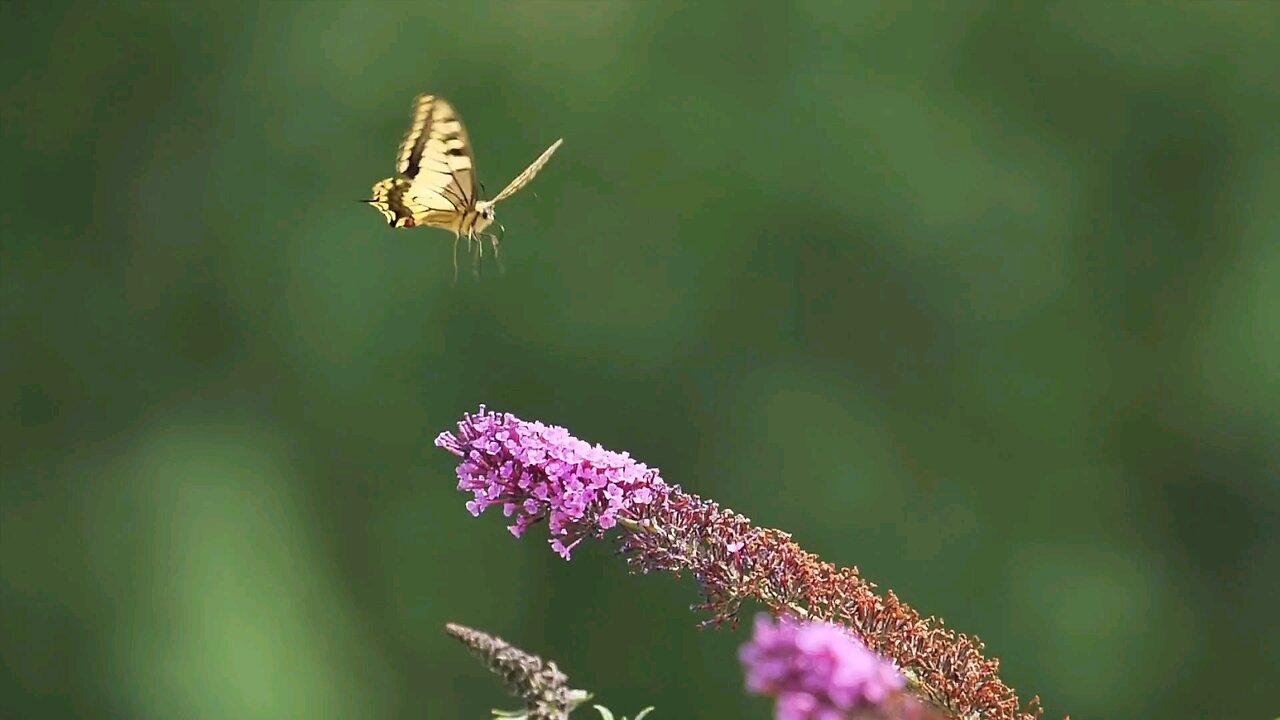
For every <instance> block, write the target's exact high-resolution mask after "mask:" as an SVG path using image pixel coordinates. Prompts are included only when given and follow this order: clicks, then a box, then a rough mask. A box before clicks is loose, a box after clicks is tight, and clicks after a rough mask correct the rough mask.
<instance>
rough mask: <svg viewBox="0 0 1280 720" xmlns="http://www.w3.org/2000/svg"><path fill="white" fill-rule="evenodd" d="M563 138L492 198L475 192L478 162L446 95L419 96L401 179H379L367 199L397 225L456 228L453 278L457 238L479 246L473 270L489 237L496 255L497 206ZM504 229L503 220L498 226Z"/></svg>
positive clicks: (403, 153)
mask: <svg viewBox="0 0 1280 720" xmlns="http://www.w3.org/2000/svg"><path fill="white" fill-rule="evenodd" d="M563 142H564V139H563V138H561V139H559V140H556V141H555V143H554V144H552V145H551V147H549V148H547V149H546V150H545V151H543V153H542V155H540V156H539V157H538V159H537V160H534V161H533V164H532V165H530V166H529V167H527V168H525V170H524V172H522V173H520V174H519V175H517V176H516V179H514V180H512V181H511V182H510V183H509V184H508V185H507V186H506V187H505V188H503V190H502V192H500V193H498V195H497V196H496V197H494V198H493V199H492V200H481V199H480V198H479V196H478V194H477V192H476V163H475V159H474V157H473V156H472V154H471V142H470V141H469V140H468V139H467V131H466V128H464V127H463V126H462V120H461V119H460V118H459V117H458V113H457V111H456V110H454V109H453V106H452V105H450V104H449V103H448V102H447V101H446V100H445V99H444V98H441V97H437V96H435V95H419V96H418V97H417V98H416V99H415V100H414V111H413V125H412V126H410V128H409V133H408V134H407V135H405V138H404V142H402V143H401V144H400V156H399V159H398V161H397V162H396V171H397V172H398V173H399V175H400V176H399V177H389V178H387V179H385V180H380V181H378V183H377V184H376V185H374V186H373V197H372V198H371V199H369V200H364V201H362V202H366V203H368V204H370V205H372V206H373V207H374V208H375V209H377V210H378V212H380V213H382V214H383V216H384V217H386V218H387V224H388V225H390V226H392V227H397V228H411V227H418V226H422V225H425V226H427V227H437V228H443V229H445V230H451V231H453V236H454V237H453V276H454V279H455V280H456V279H457V277H458V240H460V239H462V238H464V237H465V238H466V239H467V242H468V243H469V244H470V245H474V247H475V271H476V272H478V270H479V266H480V259H481V257H482V256H483V254H484V246H483V244H482V242H481V240H482V239H485V238H487V239H488V240H489V242H490V244H491V245H492V246H493V252H494V256H495V257H497V254H498V242H499V239H500V238H499V236H497V235H494V234H493V233H486V232H485V229H486V228H488V227H489V225H491V224H492V223H493V222H494V212H493V207H494V205H497V204H498V203H499V202H502V201H503V200H505V199H507V198H509V197H511V196H512V195H514V194H516V192H518V191H519V190H520V188H523V187H524V186H525V185H528V184H529V181H530V180H533V178H534V176H535V175H537V174H538V171H540V170H542V167H543V166H544V165H546V164H547V161H548V160H550V159H551V155H552V153H554V152H555V151H556V149H557V148H559V147H560V144H561V143H563ZM498 227H499V228H502V224H501V223H499V224H498Z"/></svg>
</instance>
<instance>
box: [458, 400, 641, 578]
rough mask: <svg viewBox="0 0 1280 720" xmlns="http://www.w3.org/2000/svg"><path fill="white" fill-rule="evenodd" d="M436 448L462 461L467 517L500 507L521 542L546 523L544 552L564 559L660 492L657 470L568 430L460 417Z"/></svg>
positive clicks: (506, 417)
mask: <svg viewBox="0 0 1280 720" xmlns="http://www.w3.org/2000/svg"><path fill="white" fill-rule="evenodd" d="M436 445H437V446H439V447H442V448H444V449H446V450H448V451H449V452H452V453H453V454H454V455H457V456H458V457H461V458H463V462H462V463H461V464H460V465H459V466H458V489H459V490H469V491H471V492H472V493H473V494H474V499H472V500H471V501H469V502H468V503H467V510H469V511H470V512H471V514H472V515H479V514H480V513H482V512H484V511H485V510H487V509H488V508H490V507H492V506H494V505H501V506H502V511H503V513H504V514H505V515H506V516H507V517H511V516H512V515H515V516H516V521H515V524H514V525H511V526H510V530H511V533H512V534H513V535H515V536H516V537H520V536H521V535H523V534H524V533H525V531H526V530H528V529H529V527H530V526H531V525H533V524H534V523H536V522H538V521H540V520H542V519H543V518H550V528H551V547H552V549H553V550H555V551H556V552H557V553H559V554H560V556H561V557H563V558H565V559H566V560H567V559H569V555H570V553H571V552H572V551H573V548H574V547H575V546H576V545H577V544H578V543H579V542H581V541H582V539H583V538H585V537H589V536H596V537H598V536H601V535H603V534H604V531H606V530H608V529H610V528H612V527H614V526H616V525H617V524H618V519H619V517H628V518H629V517H633V516H634V512H633V511H634V510H635V509H636V508H637V507H639V506H643V505H648V504H650V503H652V502H654V501H655V500H656V499H657V497H658V495H659V493H660V492H661V490H663V489H665V488H666V484H665V483H663V481H662V478H661V477H659V475H658V471H657V470H655V469H651V468H649V467H646V466H645V465H644V464H643V463H638V462H636V461H634V460H632V459H631V457H630V456H629V455H628V454H627V453H615V452H611V451H609V450H605V449H604V448H602V447H600V446H599V445H594V446H593V445H590V444H588V443H586V442H583V441H582V440H578V439H577V438H575V437H573V436H572V435H570V434H569V431H568V430H565V429H564V428H562V427H557V426H554V425H544V424H542V423H539V422H525V421H523V420H520V419H519V418H517V417H515V416H514V415H511V414H510V413H492V412H488V411H487V410H486V409H485V407H484V406H483V405H481V406H480V412H479V413H477V414H475V415H472V414H467V415H466V417H465V418H464V419H463V421H462V422H460V423H458V431H457V432H456V433H448V432H446V433H441V434H440V436H439V437H437V438H436Z"/></svg>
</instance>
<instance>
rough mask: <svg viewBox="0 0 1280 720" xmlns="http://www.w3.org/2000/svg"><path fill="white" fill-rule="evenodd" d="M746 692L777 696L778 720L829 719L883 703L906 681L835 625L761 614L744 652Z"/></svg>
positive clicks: (891, 666)
mask: <svg viewBox="0 0 1280 720" xmlns="http://www.w3.org/2000/svg"><path fill="white" fill-rule="evenodd" d="M739 658H740V659H741V660H742V664H743V667H744V668H745V670H746V676H747V690H748V691H750V692H754V693H757V694H761V695H768V696H771V697H775V698H777V701H778V704H777V720H827V719H828V718H845V717H849V716H850V714H851V713H852V712H853V711H856V710H859V709H862V708H867V707H870V706H874V705H878V704H880V703H883V702H884V701H885V700H887V699H888V698H889V696H890V695H891V694H893V693H894V692H896V691H898V690H901V689H902V688H903V687H904V686H905V685H906V680H905V679H904V678H903V677H902V674H901V673H899V672H898V670H897V668H895V667H894V666H893V665H892V664H891V663H888V662H886V661H885V660H883V659H881V658H880V657H879V656H877V655H876V654H875V653H873V652H871V651H870V650H868V649H867V646H866V645H863V644H862V643H861V642H859V641H858V640H857V638H855V637H853V636H852V635H850V634H849V632H848V631H847V630H846V629H844V628H841V627H839V626H836V625H832V624H830V623H824V622H811V623H800V622H797V621H795V620H794V619H791V618H785V617H784V618H783V619H782V620H781V621H778V622H776V623H775V622H774V621H773V619H772V618H770V617H769V616H768V615H765V614H763V613H761V614H760V615H757V616H756V622H755V637H753V638H752V639H751V642H749V643H748V644H746V645H744V646H742V649H741V651H740V652H739Z"/></svg>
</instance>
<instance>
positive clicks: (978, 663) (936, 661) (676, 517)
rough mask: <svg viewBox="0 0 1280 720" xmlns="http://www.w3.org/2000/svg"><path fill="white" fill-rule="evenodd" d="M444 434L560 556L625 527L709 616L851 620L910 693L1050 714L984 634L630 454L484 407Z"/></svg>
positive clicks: (507, 509) (650, 568)
mask: <svg viewBox="0 0 1280 720" xmlns="http://www.w3.org/2000/svg"><path fill="white" fill-rule="evenodd" d="M436 445H437V446H439V447H441V448H444V449H445V450H448V451H449V452H451V453H453V454H454V455H456V456H458V457H460V458H462V462H461V463H460V464H459V465H458V471H457V472H458V489H459V490H463V491H467V492H470V493H471V494H472V499H471V500H470V501H469V502H468V503H467V509H468V510H469V511H471V513H472V514H473V515H479V514H480V513H482V512H484V511H485V510H486V509H488V508H490V507H494V506H500V507H501V508H502V511H503V513H504V514H505V515H506V516H508V517H511V516H513V515H514V516H515V518H516V519H515V523H514V524H513V525H512V526H511V527H510V529H511V532H512V534H514V535H516V536H517V537H519V536H521V535H523V534H524V533H525V531H526V530H528V529H529V527H530V526H532V525H533V524H535V523H537V522H540V521H542V520H544V519H545V520H547V521H548V527H549V529H550V533H551V541H550V542H551V546H552V548H553V549H554V550H555V551H556V552H557V553H559V554H560V556H561V557H564V558H565V559H568V558H569V557H570V555H571V553H572V552H573V549H574V548H575V547H576V546H577V545H578V544H579V543H580V542H582V541H583V540H584V539H586V538H588V537H595V538H601V537H604V535H605V534H606V532H608V531H609V530H611V529H618V530H620V531H621V537H620V539H619V544H618V552H619V554H620V555H621V556H622V557H623V558H625V560H626V562H627V564H628V565H629V566H630V568H631V570H632V572H637V573H650V572H654V571H665V572H670V573H673V574H675V575H677V576H679V575H680V574H682V573H685V572H688V573H690V574H692V575H693V576H694V578H695V579H696V580H697V581H698V585H699V588H700V591H701V593H702V596H703V602H702V603H699V604H698V605H695V606H694V608H695V609H697V610H702V611H706V612H708V613H710V615H711V617H710V619H708V620H707V621H705V622H704V623H703V624H704V625H707V624H714V625H719V624H721V623H730V624H732V625H735V626H736V625H737V622H738V617H739V612H740V609H741V605H742V603H743V602H744V601H747V600H754V601H756V602H759V603H761V604H763V605H764V606H765V607H767V608H768V609H769V610H770V611H771V612H772V613H774V614H775V615H780V614H787V615H791V616H793V617H795V618H797V619H799V620H805V621H822V622H828V623H833V624H835V625H839V626H841V627H843V628H847V629H848V630H849V631H850V632H852V633H853V634H854V635H855V636H856V637H857V638H858V639H859V640H861V641H862V642H863V643H864V644H865V645H866V647H867V648H868V649H869V650H870V651H872V652H874V653H877V654H879V655H880V656H882V657H885V658H889V659H891V660H892V661H893V662H894V663H896V665H897V667H898V668H899V670H900V671H901V672H902V674H903V676H904V677H905V679H906V682H907V684H908V686H909V687H910V689H911V690H912V691H913V692H915V693H916V694H918V695H919V696H921V697H922V698H923V699H925V700H927V701H929V702H930V703H932V704H933V705H936V706H938V707H940V708H942V709H945V710H946V711H947V712H948V713H950V714H951V715H952V716H954V717H957V718H966V719H968V718H975V717H976V718H982V720H1035V719H1036V718H1039V717H1040V715H1041V713H1042V710H1041V709H1040V708H1039V707H1038V706H1039V702H1040V699H1039V698H1038V697H1034V698H1032V699H1031V701H1030V702H1029V703H1028V704H1027V705H1026V706H1025V707H1024V706H1023V705H1022V703H1021V701H1020V700H1019V699H1018V696H1017V694H1016V693H1015V692H1014V691H1013V689H1012V688H1010V687H1009V686H1008V685H1006V684H1005V683H1004V681H1003V680H1001V679H1000V676H999V670H1000V662H999V661H998V660H996V659H994V658H989V657H987V656H985V655H984V653H983V651H984V649H985V648H984V646H983V644H982V642H981V641H980V640H978V639H977V638H976V637H970V636H968V635H964V634H962V633H957V632H955V631H953V630H950V629H947V628H945V627H943V625H942V622H941V621H939V620H937V619H935V618H932V617H930V618H925V617H921V615H920V613H918V612H916V611H915V610H913V609H912V608H911V607H910V606H908V605H907V604H906V603H904V602H902V601H901V600H899V599H898V597H897V596H896V595H895V594H894V593H893V592H892V591H888V592H885V593H884V594H883V595H882V594H879V593H877V592H876V590H875V585H873V584H872V583H870V582H868V581H866V580H864V579H863V578H862V576H861V575H860V574H859V572H858V569H857V568H856V567H854V568H842V567H837V566H836V565H834V564H832V563H829V562H825V561H823V560H821V559H820V558H818V557H817V556H816V555H814V554H812V553H809V552H806V551H805V550H804V549H803V548H801V547H800V546H799V545H797V544H796V543H795V542H793V541H792V540H791V536H790V535H788V534H787V533H785V532H782V531H780V530H775V529H772V528H759V527H756V526H754V525H753V524H752V523H751V520H750V519H749V518H746V517H744V516H742V515H739V514H738V513H735V512H733V511H731V510H729V509H727V508H721V507H720V506H719V505H718V504H716V503H714V502H712V501H709V500H704V499H703V498H700V497H698V496H697V495H694V494H692V493H689V492H685V491H684V490H683V489H681V487H680V486H679V485H669V484H667V483H666V482H664V481H663V480H662V478H661V477H660V476H659V474H658V471H657V470H654V469H651V468H649V467H647V466H645V465H644V464H642V463H639V462H636V461H635V460H633V459H631V457H630V456H628V455H627V454H625V453H615V452H611V451H608V450H605V449H604V448H602V447H600V446H599V445H594V446H593V445H590V444H588V443H586V442H583V441H582V440H579V439H577V438H575V437H573V436H572V435H570V434H569V432H568V431H567V430H565V429H564V428H561V427H556V426H552V425H544V424H542V423H537V422H526V421H524V420H521V419H519V418H517V417H515V416H513V415H511V414H508V413H494V412H490V411H488V410H486V409H485V407H484V406H481V407H480V411H479V413H476V414H467V415H466V416H465V417H464V418H463V420H462V422H459V423H458V429H457V431H456V432H453V433H448V432H446V433H441V434H440V435H439V436H438V437H437V438H436ZM796 717H800V716H799V715H796Z"/></svg>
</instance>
